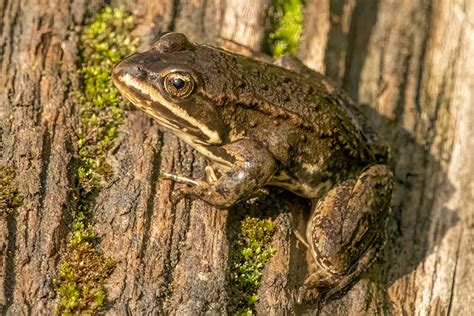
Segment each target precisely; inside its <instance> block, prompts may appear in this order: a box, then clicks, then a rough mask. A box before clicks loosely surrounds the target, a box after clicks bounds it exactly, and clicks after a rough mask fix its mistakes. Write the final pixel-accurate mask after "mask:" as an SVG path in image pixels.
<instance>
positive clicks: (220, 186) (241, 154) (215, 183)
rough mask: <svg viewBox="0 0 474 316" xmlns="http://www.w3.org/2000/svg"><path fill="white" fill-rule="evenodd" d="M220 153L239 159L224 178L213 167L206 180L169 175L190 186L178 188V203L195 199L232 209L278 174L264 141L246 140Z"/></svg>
mask: <svg viewBox="0 0 474 316" xmlns="http://www.w3.org/2000/svg"><path fill="white" fill-rule="evenodd" d="M219 150H221V151H222V150H223V151H225V152H226V154H228V155H229V156H231V157H233V158H234V159H235V161H234V162H233V165H232V167H231V168H228V169H226V170H225V171H222V172H221V174H220V177H219V176H217V175H216V174H215V172H214V169H213V168H211V167H208V168H206V179H205V180H194V179H188V178H184V177H179V176H173V175H165V177H166V178H168V179H171V180H174V181H176V182H181V183H185V184H187V186H184V187H180V188H178V191H177V194H176V196H175V200H177V199H179V198H181V197H184V196H191V197H195V198H199V199H201V200H203V201H206V202H208V203H209V204H212V205H214V206H217V207H229V206H232V205H233V204H235V203H237V202H238V201H240V200H244V199H246V198H248V197H250V196H251V195H252V193H254V192H255V191H256V190H258V189H259V188H261V187H262V186H263V185H264V184H266V183H267V182H268V180H269V179H270V177H271V176H272V175H273V174H274V173H275V170H276V162H275V159H274V157H273V155H272V154H271V153H270V152H269V151H268V150H267V148H265V146H264V145H263V144H262V143H260V142H257V141H254V140H250V139H243V140H239V141H236V142H233V143H230V144H227V145H224V146H222V147H220V148H219Z"/></svg>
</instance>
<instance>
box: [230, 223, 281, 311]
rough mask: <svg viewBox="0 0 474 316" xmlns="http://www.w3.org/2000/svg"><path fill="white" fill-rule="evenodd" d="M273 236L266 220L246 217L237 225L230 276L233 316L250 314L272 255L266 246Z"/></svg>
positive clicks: (273, 226) (272, 251) (272, 224)
mask: <svg viewBox="0 0 474 316" xmlns="http://www.w3.org/2000/svg"><path fill="white" fill-rule="evenodd" d="M274 232H275V223H274V222H273V220H271V219H268V218H267V219H260V218H257V217H250V216H247V217H245V218H244V219H243V220H242V221H241V222H240V230H239V233H238V237H237V241H236V250H235V256H236V258H235V259H234V266H233V272H232V275H231V277H232V281H233V283H234V288H235V289H236V291H237V293H236V294H237V297H238V298H239V300H238V302H237V306H236V309H235V314H236V315H247V314H251V313H252V311H253V310H254V308H255V304H256V303H257V301H258V296H257V290H258V287H259V286H260V280H261V278H262V272H263V269H264V267H265V264H266V263H267V262H268V260H269V259H270V258H271V257H272V256H273V254H274V253H275V250H274V249H272V248H270V247H269V246H268V245H269V243H270V240H271V238H272V236H273V233H274Z"/></svg>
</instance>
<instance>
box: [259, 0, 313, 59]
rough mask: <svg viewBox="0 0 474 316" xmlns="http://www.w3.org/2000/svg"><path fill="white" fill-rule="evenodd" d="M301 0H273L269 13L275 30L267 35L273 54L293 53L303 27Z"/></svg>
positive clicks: (302, 2)
mask: <svg viewBox="0 0 474 316" xmlns="http://www.w3.org/2000/svg"><path fill="white" fill-rule="evenodd" d="M303 4H304V1H303V0H274V1H273V4H272V5H271V6H270V9H269V15H270V17H271V19H272V24H273V25H274V26H275V30H274V31H273V32H270V33H269V35H268V42H269V48H270V52H271V53H272V55H273V56H280V55H284V54H295V53H296V49H297V48H298V41H299V38H300V35H301V31H302V29H303V14H302V7H303Z"/></svg>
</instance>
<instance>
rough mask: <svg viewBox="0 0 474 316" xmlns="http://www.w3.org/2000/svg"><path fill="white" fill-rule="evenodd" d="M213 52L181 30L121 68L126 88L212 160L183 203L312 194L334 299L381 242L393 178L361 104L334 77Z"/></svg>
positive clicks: (320, 257) (320, 283)
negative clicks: (269, 188) (272, 190)
mask: <svg viewBox="0 0 474 316" xmlns="http://www.w3.org/2000/svg"><path fill="white" fill-rule="evenodd" d="M291 68H293V69H285V68H282V67H279V66H277V65H272V64H267V63H264V62H261V61H257V60H254V59H251V58H248V57H244V56H241V55H237V54H233V53H230V52H227V51H225V50H222V49H218V48H215V47H211V46H207V45H197V44H193V43H191V42H189V41H188V39H187V38H186V37H185V36H184V35H183V34H180V33H168V34H165V35H163V36H162V37H161V38H160V39H159V40H158V41H157V42H156V43H155V44H154V46H153V48H152V49H151V50H149V51H146V52H143V53H139V54H135V55H132V56H130V57H128V58H126V59H125V60H123V61H122V62H120V63H119V64H118V65H117V66H116V67H115V69H114V70H113V80H114V83H115V84H116V86H117V87H118V89H119V90H120V92H121V93H122V94H123V95H124V96H125V97H126V98H127V99H129V100H130V101H131V102H132V103H133V104H135V105H136V106H137V107H138V108H140V109H141V110H143V111H144V112H146V113H148V114H149V115H150V116H152V117H153V118H154V119H155V120H156V121H157V122H158V124H159V125H160V126H161V127H163V128H165V129H166V130H168V131H170V132H171V133H173V134H174V135H176V136H177V137H179V138H180V139H182V140H183V141H185V142H186V143H188V144H189V145H191V146H192V147H193V148H195V149H196V150H197V151H198V152H200V153H201V154H203V155H204V156H206V157H208V158H209V159H210V160H211V162H212V164H211V165H210V166H208V167H207V168H206V169H205V174H206V177H205V178H204V179H189V178H185V177H181V176H177V175H167V176H166V177H167V178H168V179H172V180H174V181H176V182H180V183H184V184H185V185H183V184H182V187H181V188H180V189H179V192H180V194H181V195H182V196H191V197H195V198H199V199H202V200H204V201H206V202H208V203H210V204H212V205H215V206H217V207H229V206H231V205H233V204H235V203H236V202H239V201H242V200H245V199H248V198H249V197H251V196H252V194H254V193H255V192H256V191H257V190H259V189H260V188H262V186H266V185H273V186H278V187H282V188H285V189H287V190H289V191H291V192H293V193H295V194H297V195H299V196H302V197H304V198H308V199H312V201H313V208H312V213H311V215H310V218H309V221H308V224H307V230H306V239H307V245H308V247H309V250H310V251H311V253H312V256H313V257H314V260H315V261H316V263H317V269H315V270H317V272H315V273H314V274H313V275H311V276H310V277H309V278H308V279H307V281H306V282H305V287H306V288H308V287H311V288H312V289H317V292H318V293H320V295H321V296H320V297H323V296H324V297H329V296H331V295H333V294H336V293H338V292H340V291H341V290H343V289H345V288H347V287H348V286H349V285H350V284H352V283H353V282H354V281H355V280H356V279H357V278H358V277H359V276H360V274H361V273H362V272H363V271H364V270H366V268H367V267H368V266H369V265H370V264H371V262H372V261H373V259H374V258H375V257H376V254H377V252H378V250H379V249H380V247H381V245H382V244H383V240H384V237H385V236H384V235H385V234H384V231H385V223H386V218H387V215H388V211H389V209H390V201H391V192H392V182H393V180H392V173H391V172H390V170H389V168H388V167H387V166H386V165H385V163H386V160H387V148H386V147H385V146H383V145H381V144H380V141H379V140H378V139H377V136H376V135H375V134H374V133H373V132H372V130H371V128H370V127H369V126H368V124H367V123H366V120H365V119H364V117H363V116H362V115H361V114H360V113H359V111H358V109H357V106H356V105H355V104H354V103H353V102H352V101H351V100H350V99H349V98H348V97H347V96H346V95H345V94H344V93H343V92H342V91H341V90H340V89H338V88H336V87H335V86H334V85H333V84H332V83H331V82H330V80H329V79H328V78H326V77H324V76H322V75H320V74H318V73H316V72H312V71H310V70H309V69H308V68H304V67H301V68H302V69H303V68H304V69H303V70H301V69H299V70H300V73H298V72H297V71H295V68H297V67H295V66H292V67H291Z"/></svg>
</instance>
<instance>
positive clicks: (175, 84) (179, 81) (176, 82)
mask: <svg viewBox="0 0 474 316" xmlns="http://www.w3.org/2000/svg"><path fill="white" fill-rule="evenodd" d="M172 83H173V87H175V88H176V89H178V90H179V89H182V88H184V85H185V84H186V82H184V80H183V79H181V78H174V79H173V82H172Z"/></svg>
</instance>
